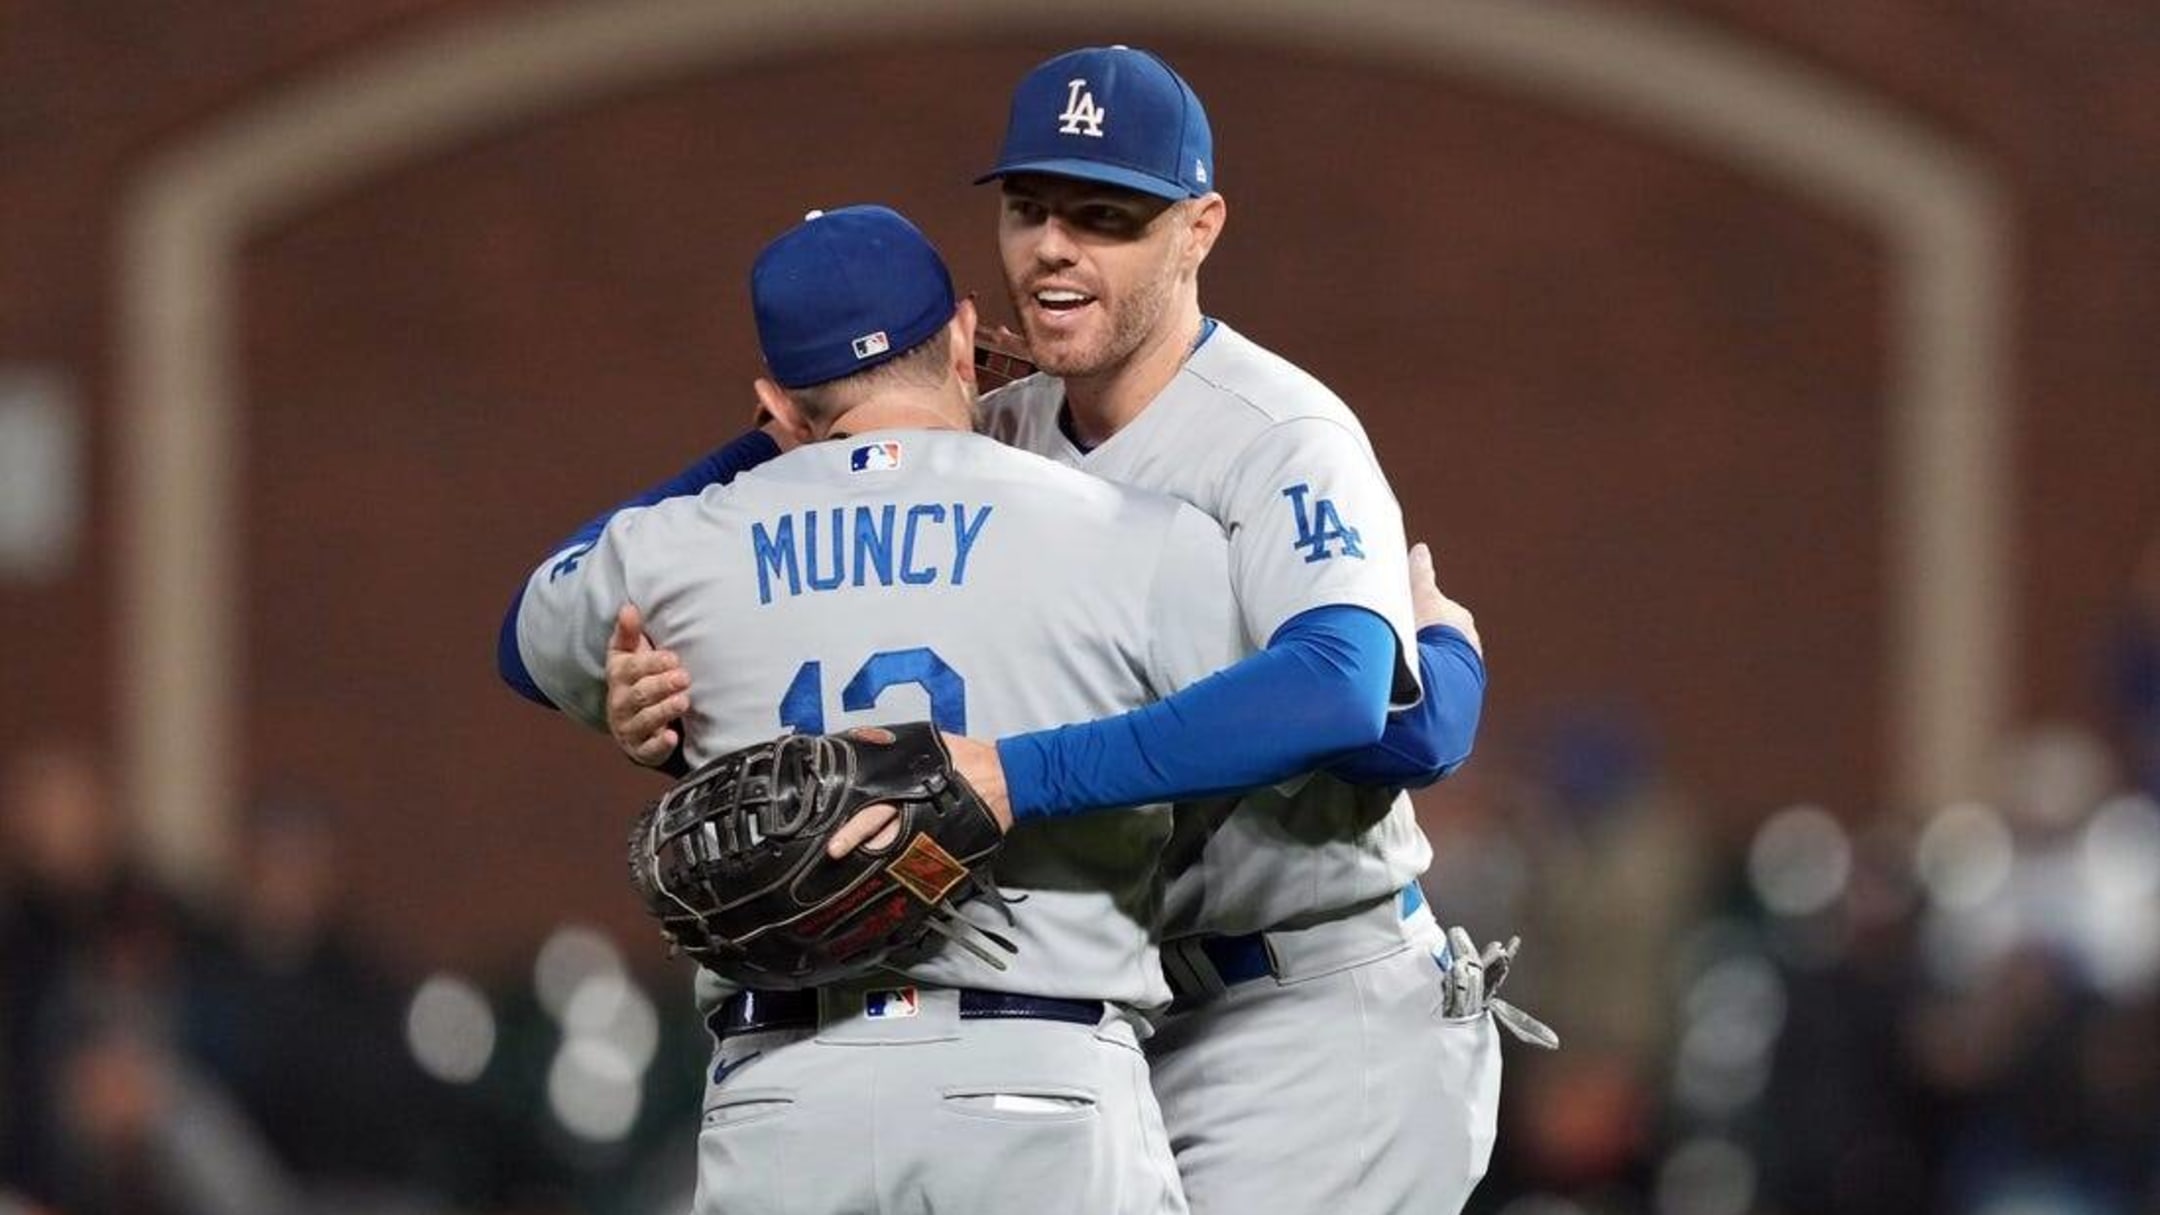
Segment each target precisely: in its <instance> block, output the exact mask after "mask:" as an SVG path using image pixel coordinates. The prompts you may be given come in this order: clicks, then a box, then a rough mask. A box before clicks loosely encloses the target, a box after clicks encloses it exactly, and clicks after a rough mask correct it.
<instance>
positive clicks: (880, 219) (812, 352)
mask: <svg viewBox="0 0 2160 1215" xmlns="http://www.w3.org/2000/svg"><path fill="white" fill-rule="evenodd" d="M750 308H751V311H752V312H753V313H755V314H756V316H757V331H758V348H759V349H760V350H761V351H763V352H764V355H765V367H766V369H767V370H769V371H770V372H772V378H773V379H774V381H776V382H777V383H779V384H780V386H781V387H783V388H807V387H809V386H810V385H812V384H823V383H825V382H826V381H828V380H837V379H839V378H841V377H842V376H850V375H854V374H855V373H856V372H858V371H867V370H869V369H870V368H872V367H875V366H877V365H878V364H880V363H883V362H886V361H888V360H890V359H893V358H897V357H898V356H900V355H902V354H905V353H907V352H908V351H909V350H911V349H913V348H914V347H915V346H917V345H919V344H921V342H922V341H923V340H924V339H925V338H928V337H929V336H931V335H932V334H934V333H936V332H937V331H938V330H940V329H942V328H944V327H945V323H946V322H947V321H950V320H951V319H952V318H953V311H954V309H955V305H954V303H953V286H952V274H951V272H949V271H948V270H946V269H945V259H943V258H941V257H939V256H938V251H937V250H936V249H935V248H934V247H932V246H931V244H930V241H929V238H927V237H925V236H924V235H923V234H922V232H921V230H920V229H918V228H916V226H915V225H914V224H911V223H909V222H908V221H907V219H906V217H905V216H902V215H901V214H900V213H899V212H898V211H895V210H893V209H892V208H890V207H877V206H857V207H841V208H839V209H837V210H833V211H812V212H811V213H810V214H808V215H806V216H804V217H803V222H801V223H799V224H797V225H795V226H794V227H793V228H790V229H788V230H787V231H786V232H784V233H782V234H781V235H780V237H779V239H777V240H775V241H773V242H772V243H771V244H769V245H767V246H765V249H764V251H763V252H761V253H759V254H758V257H757V262H756V263H755V264H754V265H753V266H751V268H750Z"/></svg>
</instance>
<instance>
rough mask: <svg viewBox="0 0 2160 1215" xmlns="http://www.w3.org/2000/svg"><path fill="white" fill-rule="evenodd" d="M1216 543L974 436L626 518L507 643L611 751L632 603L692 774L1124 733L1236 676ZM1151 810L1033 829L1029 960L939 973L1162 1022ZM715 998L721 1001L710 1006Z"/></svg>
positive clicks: (893, 442)
mask: <svg viewBox="0 0 2160 1215" xmlns="http://www.w3.org/2000/svg"><path fill="white" fill-rule="evenodd" d="M1228 560H1229V553H1228V548H1227V546H1226V543H1225V541H1224V538H1223V535H1222V532H1221V529H1220V528H1219V527H1218V526H1217V525H1216V524H1215V522H1214V521H1213V520H1211V519H1209V518H1207V517H1206V516H1205V515H1203V514H1201V513H1200V512H1198V511H1195V510H1193V509H1192V508H1191V507H1188V506H1185V505H1183V504H1181V503H1178V502H1176V501H1174V500H1172V499H1170V498H1167V497H1162V496H1158V495H1154V494H1147V493H1142V492H1139V491H1136V490H1133V489H1130V488H1126V487H1121V486H1114V485H1111V484H1109V483H1108V482H1105V481H1101V480H1098V479H1096V478H1094V477H1091V476H1088V475H1085V474H1083V473H1080V472H1075V471H1073V470H1072V469H1068V468H1062V467H1059V466H1057V465H1055V464H1053V463H1051V462H1049V461H1046V460H1043V459H1040V458H1038V457H1036V456H1032V455H1028V454H1026V453H1024V452H1020V451H1015V450H1012V449H1010V448H1007V447H1004V446H1000V445H999V444H997V443H994V442H992V441H990V440H989V439H987V438H983V437H980V436H977V435H972V434H965V433H959V432H931V431H888V432H883V433H880V434H876V435H867V436H857V437H853V438H849V439H844V440H834V441H830V442H825V443H819V444H813V445H810V446H807V447H803V448H800V449H798V450H796V451H793V452H790V453H788V454H787V455H785V456H782V457H780V458H778V459H776V460H773V461H772V462H770V463H768V464H766V465H765V466H763V467H761V468H759V469H757V470H755V471H753V472H750V473H747V474H745V475H743V476H741V477H738V478H737V479H736V480H735V481H734V482H733V483H732V484H730V485H727V486H714V487H711V488H709V489H707V490H706V491H705V492H704V493H703V494H701V495H699V496H697V497H694V498H691V497H685V498H675V499H669V500H667V501H664V502H661V503H659V504H658V505H655V506H652V507H647V508H637V509H628V510H624V511H622V512H620V513H618V514H617V515H616V516H615V517H614V518H613V519H612V520H610V521H609V523H608V525H607V527H606V529H605V531H603V532H602V534H601V535H600V537H599V539H598V540H597V541H596V542H595V543H594V544H593V545H591V546H590V547H589V548H587V547H580V548H575V549H571V550H568V551H566V552H564V553H561V554H558V555H556V556H555V557H552V558H550V559H549V560H548V561H547V562H546V563H544V564H542V565H541V566H540V567H539V569H537V570H536V571H535V572H534V573H533V575H532V578H531V580H530V582H529V583H528V585H527V588H526V592H525V598H524V603H523V606H522V607H521V609H520V613H519V617H518V645H519V649H520V651H521V652H522V655H523V657H524V660H525V664H526V666H527V668H528V669H529V670H530V671H531V672H532V676H533V679H534V681H535V682H536V683H538V685H539V686H540V688H541V689H542V690H543V691H545V692H546V693H547V694H548V696H549V697H550V698H551V699H552V700H554V702H555V703H556V704H557V705H558V706H560V707H561V708H562V709H563V710H564V711H565V712H567V713H569V714H570V715H572V716H574V717H577V718H579V719H580V720H582V721H584V722H586V723H587V724H589V725H593V726H598V727H604V725H605V718H604V710H605V703H606V680H605V674H606V666H605V664H606V650H607V642H608V637H609V634H610V631H611V628H612V624H613V620H614V617H615V613H616V610H617V608H618V607H619V606H620V605H621V604H622V603H624V602H626V601H627V602H632V603H636V604H637V605H638V606H639V608H640V609H641V610H642V611H643V613H644V616H645V623H646V630H647V632H648V633H649V634H650V636H651V637H652V638H653V640H654V642H655V643H656V644H658V645H661V646H664V647H666V648H668V649H672V650H674V651H675V652H676V653H677V654H678V655H680V656H681V659H682V662H683V666H684V669H685V670H687V671H688V672H689V674H690V678H691V681H692V682H691V686H692V687H693V688H694V689H695V693H694V695H693V698H692V699H693V709H692V712H691V715H690V717H689V718H688V719H687V721H686V723H685V727H686V729H685V748H686V752H687V758H688V759H689V760H690V762H691V763H693V764H695V763H698V762H701V761H703V760H705V759H708V758H710V757H712V756H714V755H717V754H721V753H724V752H726V751H729V750H732V749H734V748H736V747H740V746H745V745H748V744H750V743H752V742H756V741H758V740H760V739H764V738H769V737H771V736H773V735H774V734H777V733H780V732H782V731H784V730H787V729H795V730H801V731H804V732H809V733H818V732H825V731H829V730H839V729H844V728H846V727H848V726H854V725H868V724H873V723H877V722H894V721H907V720H914V719H921V718H929V719H931V720H933V721H935V722H936V723H937V724H938V725H939V726H940V727H942V728H944V729H946V730H949V731H951V732H953V733H956V734H960V733H964V734H974V735H978V736H982V737H998V736H1003V735H1007V734H1012V733H1016V732H1022V731H1028V730H1035V729H1040V728H1043V727H1048V726H1055V725H1060V724H1063V723H1067V722H1074V721H1083V720H1087V719H1090V718H1095V717H1100V716H1104V715H1106V714H1113V713H1118V712H1122V711H1124V710H1127V709H1131V708H1134V707H1137V706H1139V705H1142V704H1145V703H1148V702H1149V701H1152V700H1156V699H1159V698H1161V697H1162V696H1165V695H1168V694H1169V693H1171V692H1173V691H1176V690H1177V689H1178V688H1180V687H1182V686H1184V685H1185V684H1187V683H1190V682H1192V681H1194V680H1197V679H1199V678H1201V677H1204V676H1206V675H1208V674H1211V673H1213V672H1214V671H1216V670H1218V669H1220V668H1222V667H1223V666H1226V665H1228V664H1229V663H1231V662H1234V661H1235V660H1236V659H1237V658H1238V657H1240V656H1241V655H1242V654H1243V653H1244V652H1245V649H1244V631H1243V628H1242V626H1241V624H1240V622H1239V620H1238V616H1237V612H1236V608H1235V606H1234V604H1232V603H1231V602H1230V601H1229V599H1228V597H1227V596H1226V595H1224V593H1223V588H1224V586H1225V585H1226V583H1227V579H1228V577H1229V573H1228ZM1169 832H1170V815H1169V813H1168V811H1167V810H1166V809H1164V808H1161V807H1156V808H1152V809H1148V810H1142V811H1135V812H1131V813H1114V814H1096V815H1089V816H1084V817H1079V818H1071V819H1063V820H1058V821H1053V822H1028V823H1023V824H1021V825H1020V826H1019V827H1017V828H1016V829H1014V831H1013V832H1012V834H1011V835H1010V837H1009V838H1008V840H1007V843H1006V846H1005V848H1004V850H1003V851H1002V852H1001V853H1000V854H999V858H998V862H997V872H998V877H999V880H1000V882H1001V884H1003V885H1004V886H1005V888H1006V889H1007V891H1008V892H1009V893H1012V894H1020V895H1024V896H1025V897H1024V898H1023V899H1022V900H1021V901H1020V902H1018V903H1016V904H1014V905H1013V906H1012V907H1011V911H1012V913H1013V915H1014V917H1015V920H1016V923H1015V924H1007V923H1006V922H1005V921H1004V918H1003V915H1002V913H1001V912H999V911H998V910H996V909H993V908H992V907H990V906H989V905H988V904H987V901H985V900H976V901H974V902H972V903H970V904H968V905H967V906H965V907H963V908H962V913H963V914H965V915H967V916H968V917H970V918H971V919H974V920H976V921H977V922H979V923H982V924H984V925H985V926H988V927H990V928H992V929H994V930H996V931H998V932H1000V933H1002V934H1004V935H1006V936H1008V937H1011V938H1012V939H1013V940H1014V941H1015V942H1016V943H1017V944H1018V946H1019V953H1018V955H1017V956H1016V957H1014V958H1013V959H1011V961H1010V968H1009V969H1007V970H1004V971H999V970H996V969H993V968H991V967H990V966H988V965H986V964H984V963H983V962H982V961H980V960H979V959H977V958H975V957H974V956H972V955H971V954H969V953H967V952H966V951H964V950H960V949H955V948H950V947H948V948H947V949H945V950H943V951H942V952H941V953H940V954H939V955H938V956H937V957H935V958H933V959H932V960H930V961H928V962H926V963H924V964H923V965H921V966H919V967H916V968H913V969H911V970H910V971H909V972H908V973H909V974H910V975H911V976H912V977H913V978H915V979H917V980H919V981H922V982H925V983H934V984H941V985H950V986H967V987H981V988H990V989H995V990H1004V991H1019V992H1026V993H1031V994H1035V995H1046V996H1071V997H1081V998H1094V999H1107V1000H1114V1001H1119V1002H1123V1003H1126V1004H1129V1005H1134V1006H1152V1005H1155V1004H1159V1003H1162V1002H1164V1001H1166V1000H1167V999H1168V998H1169V992H1168V990H1167V988H1166V987H1165V986H1164V984H1163V980H1162V977H1161V974H1160V968H1159V965H1158V962H1157V960H1156V957H1155V955H1154V950H1153V946H1152V945H1151V944H1150V942H1149V939H1148V928H1149V926H1150V924H1151V923H1152V922H1153V919H1154V916H1155V914H1156V906H1155V901H1156V898H1157V895H1158V888H1157V886H1156V884H1155V881H1154V876H1155V867H1156V862H1157V860H1158V858H1159V855H1160V852H1161V849H1162V847H1163V844H1164V842H1165V840H1166V838H1167V836H1168V834H1169ZM707 994H708V995H710V994H711V993H710V991H708V993H707Z"/></svg>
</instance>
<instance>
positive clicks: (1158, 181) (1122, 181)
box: [975, 159, 1205, 202]
mask: <svg viewBox="0 0 2160 1215" xmlns="http://www.w3.org/2000/svg"><path fill="white" fill-rule="evenodd" d="M1021 173H1041V174H1043V175H1045V176H1048V177H1070V178H1074V179H1077V180H1079V181H1099V182H1101V183H1103V184H1104V185H1107V186H1122V187H1123V188H1125V189H1127V190H1138V191H1139V192H1140V193H1142V194H1152V195H1154V196H1155V197H1157V198H1167V199H1169V200H1170V201H1172V202H1176V201H1178V200H1179V199H1184V198H1198V197H1200V195H1201V194H1202V193H1205V191H1195V190H1193V189H1192V188H1190V187H1188V186H1187V185H1186V184H1185V183H1184V182H1179V181H1171V180H1169V179H1168V178H1163V177H1157V176H1155V175H1154V174H1153V173H1143V172H1141V171H1140V170H1138V169H1127V168H1124V167H1122V166H1120V165H1106V164H1104V163H1102V162H1101V161H1099V160H1079V159H1054V160H1018V161H1013V162H1011V163H1009V164H1002V165H999V166H998V167H997V168H995V169H992V170H990V171H989V172H988V173H985V174H983V175H982V176H981V177H978V178H976V179H975V184H976V185H978V186H979V185H982V184H983V183H984V182H990V181H996V180H998V179H999V178H1003V177H1014V176H1017V175H1019V174H1021Z"/></svg>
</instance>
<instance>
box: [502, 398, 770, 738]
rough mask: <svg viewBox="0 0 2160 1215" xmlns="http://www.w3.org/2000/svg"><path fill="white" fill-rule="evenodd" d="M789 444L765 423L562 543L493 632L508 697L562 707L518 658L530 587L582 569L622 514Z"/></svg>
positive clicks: (613, 606) (724, 476) (726, 475)
mask: <svg viewBox="0 0 2160 1215" xmlns="http://www.w3.org/2000/svg"><path fill="white" fill-rule="evenodd" d="M794 443H795V436H794V435H792V434H791V433H790V432H789V431H787V430H786V429H785V428H784V427H782V426H781V425H780V424H779V423H767V424H766V425H764V426H761V427H758V428H757V429H754V430H751V431H749V432H748V433H746V434H743V435H741V436H740V437H738V438H736V439H734V440H733V441H731V442H729V443H728V444H727V445H725V446H723V447H720V448H718V449H716V450H714V451H712V452H710V453H708V454H707V455H705V456H703V457H701V458H700V459H699V460H698V461H697V462H696V463H693V464H692V465H690V466H689V467H688V468H686V469H684V470H683V471H681V472H679V473H677V474H676V475H674V476H672V477H670V478H668V479H667V480H665V481H662V482H660V483H659V484H658V485H654V486H651V487H649V488H647V489H645V490H644V491H642V492H640V493H638V494H636V495H634V496H632V497H631V498H629V499H628V500H627V501H624V502H620V503H617V504H616V505H615V506H613V507H611V508H609V509H608V510H607V511H605V512H603V513H601V514H600V515H598V516H595V517H594V518H592V519H591V520H588V521H587V522H586V523H585V525H584V526H583V527H580V528H578V529H577V530H576V531H575V532H572V533H571V534H570V535H569V536H568V537H567V538H566V539H564V541H563V542H562V543H561V544H558V545H556V546H555V549H554V554H555V555H554V556H552V557H550V558H549V559H548V561H547V562H546V563H544V564H543V565H542V567H541V569H540V570H539V571H538V572H537V573H535V574H534V575H533V577H531V578H529V579H527V580H526V582H525V584H524V585H523V586H520V587H519V588H518V593H517V594H516V595H515V596H514V597H513V598H512V599H511V600H510V607H509V610H508V611H506V612H504V613H503V622H502V627H501V629H500V630H499V631H498V632H497V634H496V640H495V668H496V671H497V673H498V674H500V675H501V676H502V680H503V682H504V683H507V684H509V685H510V688H511V690H512V691H514V692H516V693H517V694H518V695H520V696H523V697H525V698H526V699H527V700H530V701H532V702H534V703H535V704H539V705H542V706H545V707H547V708H550V709H554V708H563V707H565V706H563V705H562V704H561V703H560V702H559V701H557V700H556V699H554V698H553V697H551V696H550V695H549V694H548V692H547V691H546V690H545V689H543V688H542V686H541V685H540V683H539V682H538V681H536V680H535V678H534V676H533V671H532V669H531V668H530V666H529V665H528V664H527V662H526V659H525V655H524V654H523V653H522V652H521V648H520V643H519V619H520V617H521V616H522V615H524V614H525V608H526V600H527V596H529V595H531V594H533V593H534V588H535V587H540V586H552V585H553V584H554V583H555V582H558V581H560V580H561V578H562V577H563V576H564V575H566V574H569V573H572V572H574V571H576V570H577V569H578V567H579V566H580V564H582V563H583V561H584V557H585V555H586V554H587V553H589V552H590V551H591V550H592V549H593V547H594V546H595V545H596V544H598V543H599V542H600V540H601V538H602V536H603V534H604V532H605V530H606V528H607V526H608V524H609V523H610V522H611V521H613V520H614V519H615V518H616V517H617V516H618V515H620V514H621V513H622V512H624V511H626V510H633V509H636V508H640V507H646V506H651V505H653V504H654V503H657V502H662V501H665V500H667V499H669V498H676V497H686V496H694V495H696V494H699V493H701V492H703V491H704V490H705V489H706V487H708V486H712V485H726V484H728V483H730V482H732V481H733V480H734V479H735V478H736V477H738V476H740V475H742V474H743V473H745V472H748V471H750V470H751V469H753V468H756V467H757V466H758V465H760V464H763V463H764V462H765V461H767V460H770V459H772V458H773V457H775V456H777V455H779V454H780V453H781V452H782V451H784V450H786V449H788V448H789V447H792V446H794ZM551 571H553V572H551ZM543 577H545V578H546V582H545V583H543V582H542V579H543ZM627 599H628V596H627V595H624V596H621V597H618V598H617V599H616V600H615V601H614V602H613V603H610V604H608V605H607V613H606V616H604V617H603V619H605V620H609V621H613V620H615V618H616V615H617V613H618V612H619V611H620V610H621V608H622V607H623V605H624V603H625V601H626V600H627ZM611 631H612V626H611ZM642 636H643V633H642V628H640V629H639V630H638V637H639V638H640V639H642ZM618 640H619V638H618ZM635 645H636V643H632V646H633V649H632V651H631V652H632V653H635V652H636V648H635ZM645 648H646V649H650V643H646V644H645ZM606 662H607V660H606V659H605V658H603V659H602V668H603V672H604V670H605V666H606ZM653 665H655V667H656V671H658V667H659V664H658V663H657V662H655V663H654V664H653ZM658 673H660V674H662V675H663V676H665V672H664V671H658ZM668 678H672V677H668ZM589 720H590V719H588V721H589Z"/></svg>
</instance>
